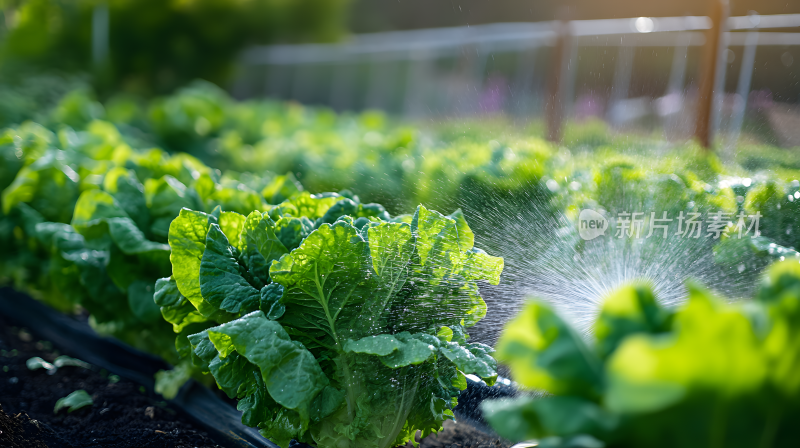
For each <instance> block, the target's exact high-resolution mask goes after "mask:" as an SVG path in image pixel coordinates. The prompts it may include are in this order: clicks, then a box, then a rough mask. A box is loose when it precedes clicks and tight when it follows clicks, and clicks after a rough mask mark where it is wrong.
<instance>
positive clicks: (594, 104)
mask: <svg viewBox="0 0 800 448" xmlns="http://www.w3.org/2000/svg"><path fill="white" fill-rule="evenodd" d="M603 109H605V101H603V98H601V97H600V96H599V95H597V94H595V93H594V92H588V93H582V94H581V95H579V96H578V99H576V100H575V118H577V119H583V118H590V117H599V116H602V115H603Z"/></svg>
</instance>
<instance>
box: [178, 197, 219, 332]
mask: <svg viewBox="0 0 800 448" xmlns="http://www.w3.org/2000/svg"><path fill="white" fill-rule="evenodd" d="M213 222H216V218H215V217H214V216H213V215H207V214H205V213H203V212H195V211H192V210H187V209H184V210H181V212H180V215H178V217H177V218H175V220H174V221H172V224H170V227H169V246H170V248H171V253H170V257H169V258H170V261H171V262H172V278H174V279H175V282H176V284H177V285H178V290H179V291H180V292H181V294H183V296H184V297H186V298H187V299H188V300H189V302H191V303H192V305H194V307H195V308H196V309H197V311H199V312H200V314H202V315H203V316H206V317H210V316H211V315H212V314H214V313H215V312H216V311H217V307H215V306H214V305H212V304H211V303H209V302H208V301H207V300H206V299H204V298H203V295H202V293H201V291H200V264H201V260H202V259H203V252H205V248H206V234H207V233H208V227H209V224H211V223H213Z"/></svg>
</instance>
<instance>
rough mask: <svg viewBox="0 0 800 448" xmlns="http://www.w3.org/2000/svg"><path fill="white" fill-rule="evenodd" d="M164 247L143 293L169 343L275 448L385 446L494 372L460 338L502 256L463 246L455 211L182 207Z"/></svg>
mask: <svg viewBox="0 0 800 448" xmlns="http://www.w3.org/2000/svg"><path fill="white" fill-rule="evenodd" d="M169 244H170V246H171V248H172V254H171V260H172V266H173V276H172V277H171V278H168V279H162V280H161V281H159V284H158V290H157V292H156V296H157V300H158V298H159V297H161V299H160V301H161V303H165V304H167V303H168V304H169V305H167V306H165V307H162V313H163V314H164V316H165V317H168V319H169V320H170V321H171V322H173V324H174V325H175V329H176V330H181V331H182V335H183V341H184V342H180V341H181V336H180V335H179V342H178V345H179V346H182V349H183V350H184V353H186V354H189V355H190V356H191V357H192V360H193V362H194V363H195V365H197V366H200V367H201V368H202V369H204V370H206V371H208V372H210V373H211V374H212V375H213V376H214V378H215V379H216V381H217V384H218V385H219V387H220V388H221V389H222V390H223V391H225V392H226V393H227V394H228V395H229V396H230V397H236V398H238V399H239V405H238V407H239V409H240V410H241V411H242V412H243V414H242V422H243V423H245V424H247V425H249V426H257V427H258V428H260V430H261V432H262V434H263V435H264V436H265V437H268V438H270V439H271V440H273V441H275V442H276V443H278V444H279V445H281V446H283V447H286V446H288V444H289V442H290V440H291V439H296V440H298V441H303V442H307V443H313V444H316V445H317V446H318V447H321V448H326V447H338V448H344V447H359V448H363V447H380V448H390V447H393V446H396V445H398V444H402V443H405V442H407V441H408V440H412V439H413V437H414V435H415V433H416V432H417V431H422V433H423V435H425V434H428V433H431V432H435V431H437V430H438V429H440V428H441V426H442V423H443V422H444V420H446V419H448V418H452V416H453V414H452V408H453V407H454V406H455V404H456V397H457V396H458V393H459V392H460V391H461V390H463V389H464V388H465V387H466V378H465V375H467V374H474V375H477V376H479V377H481V378H483V379H484V380H486V381H487V382H489V383H491V382H492V381H493V380H494V378H495V377H496V370H495V368H496V366H495V361H494V359H493V358H492V356H491V353H492V349H491V348H489V347H488V346H485V345H483V344H479V343H469V342H467V335H466V332H465V328H466V327H469V326H471V325H473V324H475V323H476V322H477V321H479V320H480V319H481V318H482V317H483V316H484V315H485V313H486V305H485V303H484V301H483V299H482V298H481V296H480V294H479V291H478V284H477V282H478V281H488V282H490V283H493V284H497V283H498V282H499V276H500V272H501V270H502V267H503V261H502V259H501V258H496V257H491V256H489V255H487V254H486V253H485V252H483V251H481V250H479V249H477V248H474V247H473V235H472V232H471V231H470V229H469V227H468V226H467V224H466V221H465V220H464V218H463V215H461V213H460V212H456V213H454V214H453V215H450V216H444V215H441V214H439V213H437V212H434V211H429V210H427V209H425V208H424V207H422V206H420V207H418V208H417V210H416V213H415V214H414V215H413V216H401V217H398V218H395V219H391V218H390V217H389V215H388V214H386V212H385V211H383V209H382V207H380V206H377V205H375V204H359V203H357V202H355V201H353V200H352V199H350V198H345V197H342V196H338V195H327V196H326V195H322V196H312V195H308V194H302V195H296V196H294V197H293V198H292V199H290V200H287V201H285V202H284V203H282V204H281V205H279V206H278V207H275V208H273V209H271V210H270V211H268V212H263V213H262V212H259V211H255V212H252V213H250V214H249V215H247V216H244V215H239V214H237V213H233V212H220V211H219V210H217V211H215V212H214V213H211V214H206V213H202V212H198V211H192V210H188V209H184V210H182V211H181V213H180V216H179V217H178V218H176V219H175V220H174V221H173V222H172V225H171V226H170V233H169ZM202 326H204V327H205V329H203V330H202V331H199V332H194V333H192V332H191V328H193V327H194V328H199V327H202ZM187 330H188V331H187Z"/></svg>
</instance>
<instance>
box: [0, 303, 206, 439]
mask: <svg viewBox="0 0 800 448" xmlns="http://www.w3.org/2000/svg"><path fill="white" fill-rule="evenodd" d="M0 350H2V351H0V405H1V406H2V410H0V430H1V431H2V433H0V446H2V447H4V448H5V447H8V448H16V447H20V448H22V447H25V448H27V447H35V448H43V447H49V448H57V447H75V448H78V447H80V448H84V447H113V448H134V447H135V448H139V447H151V448H158V447H165V448H166V447H170V448H172V447H175V448H184V447H185V448H194V447H197V448H201V447H206V448H209V447H218V445H217V444H216V443H215V442H214V441H213V440H212V439H211V438H210V437H209V436H208V435H207V434H206V433H205V432H203V430H201V429H200V428H198V427H197V426H195V425H194V424H193V423H192V422H190V421H189V420H188V419H187V418H186V417H184V416H183V415H181V414H180V413H179V412H178V411H176V410H175V409H173V408H172V407H171V406H169V405H168V404H167V403H166V402H164V401H163V400H161V399H160V397H159V396H157V395H155V394H153V393H152V392H148V391H146V390H145V389H144V387H142V386H139V385H138V384H136V383H133V382H130V381H127V380H125V379H119V377H116V376H114V375H111V374H109V373H108V372H105V371H103V370H99V369H97V368H94V367H93V368H90V369H84V368H81V367H62V368H60V369H58V370H57V371H56V372H55V373H54V374H52V375H49V374H48V372H47V371H46V370H45V369H39V370H35V371H31V370H29V369H28V368H27V367H26V365H25V361H27V360H28V359H29V358H31V357H34V356H38V357H41V358H43V359H44V360H46V361H48V362H52V361H53V360H54V359H55V358H56V357H57V356H58V355H59V353H58V351H57V350H54V349H53V347H52V344H50V343H49V342H46V341H38V340H37V338H36V337H35V336H34V335H33V334H32V333H31V332H30V331H28V330H26V329H18V328H14V327H11V326H9V325H7V324H6V323H5V322H3V321H2V319H0ZM78 389H84V390H86V392H88V393H89V395H91V396H92V398H93V400H94V404H93V405H92V406H91V407H88V406H87V407H84V408H81V409H78V410H75V411H73V412H71V413H68V412H67V411H66V410H61V411H60V412H59V413H58V414H54V413H53V407H54V406H55V403H56V401H57V400H58V399H59V398H61V397H64V396H67V395H69V394H70V393H72V392H73V391H75V390H78Z"/></svg>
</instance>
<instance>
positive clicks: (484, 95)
mask: <svg viewBox="0 0 800 448" xmlns="http://www.w3.org/2000/svg"><path fill="white" fill-rule="evenodd" d="M507 94H508V82H507V81H506V78H505V76H503V75H498V74H492V75H491V76H489V79H487V80H486V83H485V84H484V86H483V91H482V92H481V95H480V98H479V100H478V109H479V110H480V111H481V112H482V113H494V112H500V111H502V110H503V105H504V104H505V102H506V95H507Z"/></svg>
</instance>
